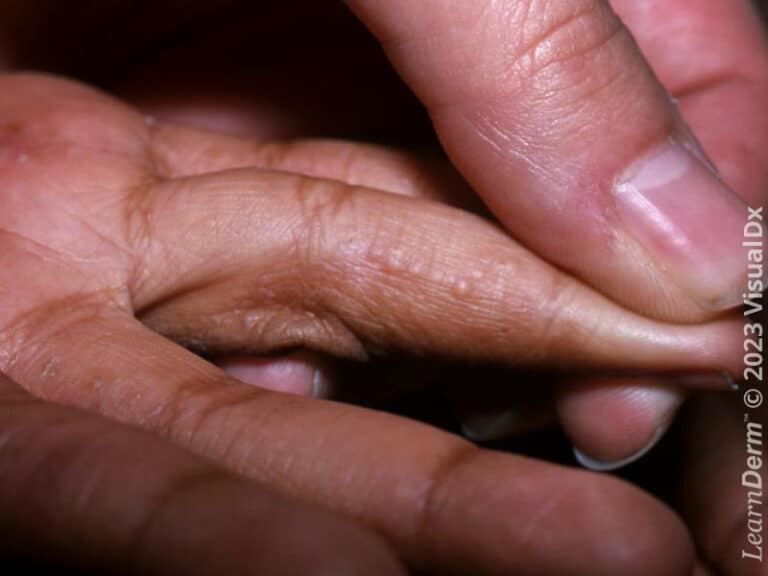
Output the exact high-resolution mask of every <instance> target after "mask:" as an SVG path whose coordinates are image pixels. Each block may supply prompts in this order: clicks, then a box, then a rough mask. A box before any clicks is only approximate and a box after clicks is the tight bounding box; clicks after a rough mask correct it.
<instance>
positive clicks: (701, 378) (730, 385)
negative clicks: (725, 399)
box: [678, 372, 739, 392]
mask: <svg viewBox="0 0 768 576" xmlns="http://www.w3.org/2000/svg"><path fill="white" fill-rule="evenodd" d="M678 382H679V383H680V384H681V385H682V386H683V387H686V388H703V389H712V390H732V391H734V392H736V391H738V390H739V385H738V384H737V383H736V381H735V380H734V379H733V377H732V376H731V375H730V374H729V373H728V372H717V373H714V374H707V373H704V374H689V375H687V376H682V377H680V378H679V379H678Z"/></svg>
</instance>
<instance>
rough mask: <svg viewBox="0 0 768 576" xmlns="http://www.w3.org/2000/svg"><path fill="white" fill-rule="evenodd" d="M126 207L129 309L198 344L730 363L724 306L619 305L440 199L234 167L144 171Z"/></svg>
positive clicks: (678, 366)
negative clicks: (660, 314)
mask: <svg viewBox="0 0 768 576" xmlns="http://www.w3.org/2000/svg"><path fill="white" fill-rule="evenodd" d="M135 206H136V208H135V210H136V214H137V216H136V217H135V218H133V221H134V222H136V223H137V224H136V228H135V229H134V230H133V231H132V232H131V236H132V240H131V241H132V242H134V245H135V246H136V247H137V248H136V249H137V250H139V248H141V252H140V258H142V259H143V262H142V264H141V266H140V267H139V268H138V269H137V270H136V271H134V274H133V277H134V279H135V282H134V283H133V286H132V291H133V297H132V301H133V303H134V305H135V307H136V309H137V311H138V312H139V313H140V314H141V315H142V317H143V318H144V319H145V320H146V321H147V322H149V323H150V324H151V325H152V326H153V327H155V328H156V329H158V330H160V331H162V332H164V333H167V334H169V335H172V336H173V337H174V339H178V340H180V341H191V340H195V339H196V340H200V341H201V344H204V345H205V346H206V347H207V348H208V349H210V350H212V351H215V350H216V349H217V348H219V349H223V350H227V351H229V352H232V351H233V350H237V349H238V348H241V349H243V350H245V349H247V348H249V347H250V348H252V349H257V350H264V349H278V348H280V347H290V346H296V345H303V346H307V347H310V348H312V347H319V348H320V349H322V350H323V351H326V352H330V353H333V354H337V355H342V356H348V357H349V356H352V357H361V356H364V355H365V354H366V353H367V352H370V351H371V350H381V349H405V350H408V351H410V352H413V351H423V352H429V353H432V354H437V355H451V356H453V357H463V358H473V359H476V360H489V361H498V362H504V363H521V364H526V363H528V364H529V363H539V362H542V361H545V360H546V361H549V362H556V363H558V364H560V365H562V366H565V365H585V364H590V365H592V367H595V366H596V367H603V368H605V367H612V368H616V367H618V368H625V369H632V370H641V369H646V370H654V369H656V370H685V369H689V370H732V371H733V370H738V362H739V358H738V350H737V348H736V347H735V346H733V347H728V346H723V345H722V343H723V342H730V341H733V340H734V336H735V335H736V331H737V330H739V327H738V326H737V325H736V323H734V322H732V321H731V320H722V321H719V322H716V323H712V324H709V325H701V326H677V325H669V324H663V323H660V322H656V321H653V320H649V319H645V318H643V317H641V316H637V315H634V314H632V313H631V312H628V311H626V310H625V309H623V308H621V307H619V306H617V305H615V304H613V303H611V301H609V300H608V299H606V298H604V297H602V296H601V295H599V294H597V293H595V292H594V291H592V290H590V289H589V288H587V287H585V286H583V285H582V284H581V283H579V282H578V281H577V280H575V279H573V278H571V277H570V276H568V275H566V274H563V273H561V272H560V271H558V270H557V269H555V268H554V267H552V266H550V265H549V264H547V263H546V262H543V261H542V260H540V259H539V258H538V257H536V256H535V255H533V254H532V253H530V252H529V251H527V250H526V249H524V248H522V247H521V246H519V245H517V244H516V243H515V242H514V241H512V240H511V239H510V238H509V237H508V236H507V235H506V234H504V233H503V232H502V231H500V230H498V228H496V227H495V226H494V225H492V224H490V223H488V222H487V221H484V220H483V219H481V218H478V217H475V216H473V215H471V214H468V213H465V212H462V211H459V210H456V209H453V208H450V207H447V206H443V205H440V204H436V203H430V202H426V201H422V200H416V199H413V198H407V197H403V196H400V195H393V194H387V193H383V192H377V191H374V190H368V189H364V188H356V187H350V186H348V185H345V184H343V183H340V182H334V181H330V180H319V179H311V178H306V177H301V176H296V175H286V174H283V173H274V172H268V171H261V170H253V169H244V170H234V171H228V172H221V173H218V174H213V175H207V176H200V177H196V178H190V179H180V180H172V181H167V182H163V183H159V184H157V185H156V186H153V187H152V188H151V189H150V190H148V191H144V195H143V196H142V197H140V198H137V199H135ZM200 230H203V231H205V234H200V233H199V231H200ZM190 343H194V342H190ZM681 359H683V361H682V362H681Z"/></svg>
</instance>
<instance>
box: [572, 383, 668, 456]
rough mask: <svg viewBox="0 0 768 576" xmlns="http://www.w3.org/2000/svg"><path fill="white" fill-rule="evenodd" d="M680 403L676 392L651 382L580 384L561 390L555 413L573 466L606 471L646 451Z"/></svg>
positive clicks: (661, 432)
mask: <svg viewBox="0 0 768 576" xmlns="http://www.w3.org/2000/svg"><path fill="white" fill-rule="evenodd" d="M682 402H683V395H682V393H681V392H679V391H677V390H674V389H671V388H667V387H663V386H660V385H659V383H658V382H655V381H647V382H640V381H637V380H632V381H613V382H600V383H585V384H581V385H579V386H577V387H575V388H568V389H567V390H563V391H561V393H560V394H559V396H558V400H557V411H558V414H559V416H560V420H561V423H562V426H563V428H564V430H565V432H566V434H567V435H568V436H569V437H570V439H571V441H572V442H573V444H574V455H575V457H576V459H577V461H578V462H579V463H580V464H582V465H583V466H585V467H586V468H588V469H590V470H596V471H610V470H615V469H618V468H621V467H623V466H626V465H628V464H631V463H633V462H635V461H637V460H639V459H640V458H642V457H643V456H645V455H646V454H647V453H648V452H650V451H651V450H652V449H653V448H654V446H655V445H656V444H657V443H658V442H659V441H660V440H661V439H662V438H663V436H664V434H665V433H666V431H667V429H668V428H669V425H670V424H671V422H672V420H673V418H674V415H675V413H676V412H677V410H678V408H679V407H680V405H681V404H682Z"/></svg>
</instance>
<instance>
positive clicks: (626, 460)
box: [573, 388, 683, 472]
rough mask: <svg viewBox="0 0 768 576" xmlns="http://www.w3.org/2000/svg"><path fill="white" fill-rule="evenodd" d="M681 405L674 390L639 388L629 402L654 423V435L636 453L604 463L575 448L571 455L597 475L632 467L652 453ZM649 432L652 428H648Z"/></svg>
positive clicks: (602, 460) (679, 396)
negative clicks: (597, 473)
mask: <svg viewBox="0 0 768 576" xmlns="http://www.w3.org/2000/svg"><path fill="white" fill-rule="evenodd" d="M682 402H683V397H682V396H681V395H680V393H679V392H678V391H677V390H673V389H667V388H638V389H637V390H636V391H635V393H634V398H633V399H632V403H633V404H634V405H635V410H637V411H642V412H645V413H647V414H648V416H647V418H648V419H649V420H650V421H651V422H655V423H656V428H655V429H654V432H653V435H652V436H651V437H650V438H649V439H648V440H646V442H645V443H644V444H643V445H642V446H641V447H640V448H639V449H638V450H636V451H635V452H633V453H631V454H630V455H629V456H626V457H623V458H617V459H612V460H604V459H601V458H599V457H596V456H593V455H590V454H587V453H586V452H584V451H582V450H580V449H579V448H578V447H576V446H574V448H573V455H574V456H575V457H576V460H577V461H578V463H579V464H581V465H582V466H583V467H584V468H588V469H589V470H594V471H596V472H610V471H613V470H618V469H619V468H623V467H625V466H628V465H630V464H633V463H634V462H637V461H638V460H640V459H641V458H643V456H645V455H646V454H648V453H649V452H650V451H651V450H653V448H655V447H656V445H657V444H658V443H659V441H660V440H661V439H662V438H663V437H664V435H665V434H666V433H667V430H669V427H670V426H671V424H672V421H673V420H674V416H675V414H676V413H677V409H678V408H679V407H680V405H681V404H682ZM651 429H653V428H652V427H651Z"/></svg>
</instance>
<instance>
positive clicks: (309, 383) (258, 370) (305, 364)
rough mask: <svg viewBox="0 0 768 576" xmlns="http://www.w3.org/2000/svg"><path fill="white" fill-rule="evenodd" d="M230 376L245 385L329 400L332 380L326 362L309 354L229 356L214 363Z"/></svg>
mask: <svg viewBox="0 0 768 576" xmlns="http://www.w3.org/2000/svg"><path fill="white" fill-rule="evenodd" d="M216 363H217V365H218V366H219V367H220V368H221V369H222V370H224V371H225V372H226V373H227V374H229V375H230V376H232V377H234V378H237V379H238V380H240V381H241V382H244V383H245V384H250V385H251V386H256V387H258V388H263V389H265V390H272V391H275V392H282V393H285V394H294V395H297V396H307V397H310V398H328V397H330V396H331V393H332V384H333V378H332V375H331V368H330V366H329V364H328V362H327V361H325V360H324V359H322V358H320V357H319V356H318V355H316V354H313V353H311V352H306V351H302V352H296V353H293V354H289V355H285V356H275V357H264V356H262V357H257V356H228V357H224V358H221V359H219V360H217V361H216Z"/></svg>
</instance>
